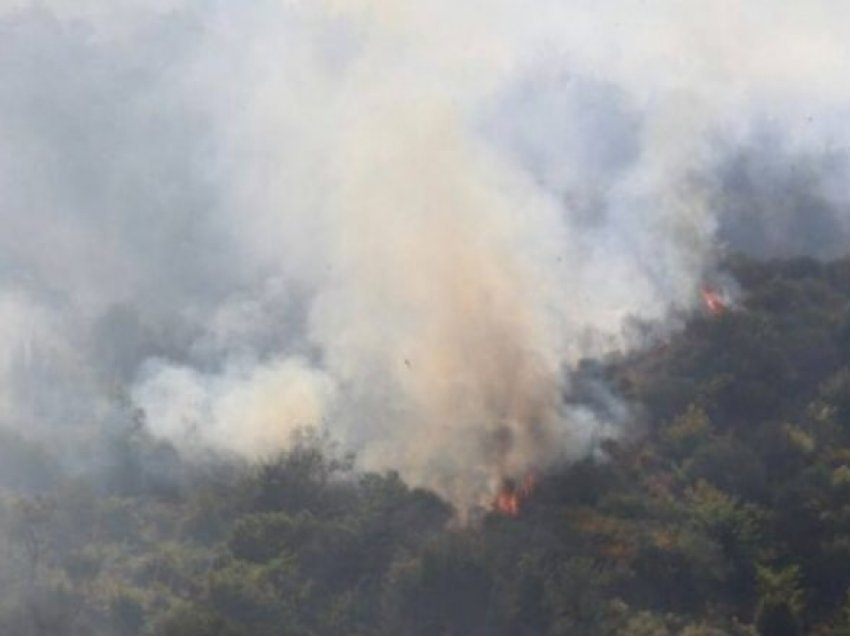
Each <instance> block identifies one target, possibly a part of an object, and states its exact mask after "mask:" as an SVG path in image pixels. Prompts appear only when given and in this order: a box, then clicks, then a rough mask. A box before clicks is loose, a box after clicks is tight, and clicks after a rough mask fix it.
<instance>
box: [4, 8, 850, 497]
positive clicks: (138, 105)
mask: <svg viewBox="0 0 850 636" xmlns="http://www.w3.org/2000/svg"><path fill="white" fill-rule="evenodd" d="M830 4H832V3H826V2H802V1H800V2H789V3H785V4H784V5H783V7H782V8H781V9H779V10H778V9H777V8H776V7H775V3H769V2H766V1H761V0H756V1H754V2H749V3H747V4H746V6H743V5H741V4H736V3H730V2H719V1H718V2H708V3H700V4H699V6H696V5H693V4H690V5H686V4H682V3H677V2H672V1H660V0H657V1H651V2H637V1H634V2H631V1H627V2H594V3H586V2H583V1H581V0H574V1H570V2H563V1H560V0H559V1H557V2H556V1H554V0H552V1H550V0H544V1H543V2H540V3H536V4H535V6H534V8H533V9H530V8H529V7H528V6H527V3H521V2H519V1H518V0H496V1H495V2H494V1H489V2H486V3H485V2H483V1H482V2H477V1H472V2H464V3H457V2H447V1H444V0H431V1H428V2H425V1H424V0H423V1H411V2H383V1H381V2H378V1H368V0H360V1H357V0H351V1H344V0H337V1H331V0H327V1H326V2H297V1H292V2H271V1H270V0H269V1H259V2H253V3H250V4H248V3H245V4H241V3H240V5H239V6H237V5H234V4H224V3H210V2H205V1H203V2H202V1H200V0H159V1H158V2H156V3H149V2H148V3H143V2H141V1H140V0H121V1H119V2H106V1H105V0H103V1H100V0H93V1H91V2H85V3H83V2H80V3H73V2H59V1H58V0H55V1H50V0H45V1H43V2H40V3H39V4H38V5H35V4H31V3H29V2H28V1H27V0H13V1H11V2H10V1H9V0H7V1H6V2H0V33H2V35H3V37H2V38H0V58H2V59H5V60H8V61H9V63H7V64H4V65H2V66H0V138H2V139H3V142H4V143H3V144H2V145H0V193H2V199H0V247H2V258H0V266H2V269H0V333H2V334H3V336H4V345H3V347H2V348H0V373H2V380H3V383H2V387H3V388H2V390H0V398H2V399H0V408H2V412H0V417H2V419H3V421H4V423H5V425H6V426H10V427H14V428H15V429H16V430H20V431H23V432H26V433H27V434H31V435H33V436H39V435H44V436H45V437H49V438H52V437H54V434H55V431H56V430H57V429H60V428H61V430H62V431H63V435H65V436H66V437H68V438H71V439H73V438H79V439H85V435H91V434H97V433H96V432H94V433H92V432H91V431H90V430H89V429H90V427H91V425H92V423H96V426H95V427H94V428H95V429H96V430H100V429H101V428H104V427H106V428H108V427H109V426H111V425H112V423H113V422H115V421H120V420H123V419H127V418H128V417H129V412H130V411H131V410H132V409H133V408H137V407H138V408H140V409H142V410H143V411H144V413H145V414H146V422H147V425H148V427H149V428H150V430H151V431H153V432H154V433H155V434H157V435H159V436H162V437H165V438H168V439H171V440H173V441H175V442H176V443H177V444H178V445H179V446H180V447H181V448H183V449H184V450H185V451H186V452H187V453H192V452H194V451H196V450H199V449H207V448H214V449H217V450H218V451H223V452H235V453H238V454H242V455H246V456H248V457H258V456H265V455H267V454H269V453H272V452H274V450H275V449H278V448H281V447H282V446H284V445H285V444H286V441H287V439H288V436H289V433H290V432H291V431H292V430H293V429H294V428H295V427H298V426H301V425H310V424H313V425H320V426H325V427H327V428H328V429H329V430H330V432H331V433H332V434H333V435H334V436H336V437H338V438H340V439H342V440H343V441H344V442H345V443H346V444H347V445H348V446H350V447H352V448H355V449H357V450H358V451H359V454H360V458H361V461H362V463H363V465H364V466H365V467H367V468H376V469H386V468H393V469H397V470H400V471H401V473H402V474H403V475H404V477H406V478H407V479H409V480H411V481H412V482H414V483H417V484H424V485H427V486H431V487H434V488H436V489H438V490H439V491H440V492H441V493H442V494H444V495H446V496H448V497H451V498H452V500H453V501H455V502H456V503H458V504H459V506H460V507H466V506H468V505H471V504H475V503H480V502H482V501H483V502H487V501H490V500H491V499H492V495H493V492H494V490H495V489H496V488H498V487H499V482H500V481H501V479H502V478H503V477H521V476H522V475H523V474H524V473H525V472H526V471H528V470H529V469H532V468H537V469H542V468H545V467H546V466H548V465H551V464H552V463H555V462H559V461H563V460H568V459H570V458H572V457H576V456H579V455H581V454H582V453H585V452H586V451H587V449H588V446H589V445H590V444H591V443H592V440H593V439H595V438H597V437H599V436H600V435H604V434H608V433H609V432H611V430H613V429H612V427H614V428H615V425H616V424H618V423H619V421H620V420H621V419H622V409H621V408H612V409H609V411H610V413H619V414H620V415H618V416H617V417H613V418H609V417H600V416H599V415H598V414H596V415H595V414H594V412H593V411H592V410H589V409H587V408H581V407H580V406H577V405H566V404H565V401H564V399H563V396H564V394H565V393H569V392H570V387H571V383H572V382H573V379H572V378H571V375H572V373H571V369H572V368H573V367H574V366H575V365H576V364H577V362H578V361H579V360H580V359H581V358H582V357H587V356H589V357H594V356H600V355H604V354H606V353H609V352H613V351H621V350H625V349H627V348H629V347H633V346H640V344H641V343H640V339H639V338H637V337H636V336H635V335H634V332H633V331H630V330H629V329H627V328H626V327H625V326H626V325H627V324H628V323H629V322H632V321H635V320H637V321H644V322H650V323H652V324H654V325H656V326H657V328H658V329H659V330H661V332H663V331H664V329H671V328H675V324H674V321H672V320H671V317H673V316H676V315H679V314H680V313H681V312H682V311H687V310H689V309H691V308H693V307H694V306H695V305H696V304H698V303H699V302H700V299H699V296H700V294H699V290H700V288H701V282H702V279H703V277H704V275H705V273H706V272H707V271H712V270H713V268H714V267H715V260H716V256H717V253H718V250H719V249H720V248H722V247H723V245H719V246H718V244H717V241H716V238H717V237H719V238H720V239H721V242H722V243H723V244H727V245H731V246H733V247H734V248H736V249H744V250H746V249H748V247H749V246H750V245H751V244H752V243H753V241H752V240H750V239H747V238H746V236H745V232H744V231H743V230H742V229H741V228H743V229H744V230H746V231H747V232H750V233H752V232H753V230H752V228H753V227H755V228H758V227H764V226H770V222H769V220H770V216H771V212H770V209H771V208H770V205H767V204H765V202H766V201H768V200H769V199H770V196H772V194H771V193H774V192H775V191H776V188H774V187H773V186H772V185H771V182H772V181H775V180H782V181H788V180H787V179H786V176H787V170H786V169H785V168H783V164H780V165H779V167H778V168H776V167H775V165H776V162H773V163H771V162H770V161H765V160H764V157H767V155H768V154H771V153H773V151H772V150H771V148H770V146H769V145H766V144H765V143H763V142H762V141H761V139H763V133H762V131H763V130H764V129H765V128H768V129H770V130H773V131H775V133H771V134H777V135H779V136H780V137H781V138H782V140H783V141H782V145H781V147H782V149H783V154H784V155H785V156H788V157H793V158H796V157H803V158H807V157H821V156H823V155H824V154H825V152H826V149H827V148H828V149H829V151H830V152H831V153H832V155H831V156H835V154H836V153H837V154H838V155H840V153H841V151H840V148H841V144H842V143H843V142H845V141H846V140H847V139H848V138H850V134H848V130H847V127H846V124H844V123H843V122H844V121H846V117H842V113H846V112H847V103H848V95H847V88H846V82H844V78H845V77H846V72H847V70H848V60H850V55H848V50H847V41H848V40H847V38H846V37H845V36H846V34H845V33H844V32H843V30H844V27H843V25H846V24H848V23H850V20H849V19H848V18H850V15H847V13H848V9H845V8H841V7H839V8H836V7H834V6H830ZM766 15H769V16H770V20H765V19H764V17H765V16H766ZM69 68H71V69H73V71H74V72H73V73H69V72H68V69H69ZM742 148H743V149H744V152H745V155H744V156H745V158H746V161H745V163H746V165H747V166H754V168H748V169H747V170H746V178H745V179H738V180H735V179H733V178H731V177H730V176H729V166H732V165H734V162H735V161H736V160H738V159H735V158H736V157H741V156H742V155H741V152H742V150H741V149H742ZM836 148H838V150H836ZM730 158H731V159H730ZM795 160H796V159H795ZM807 165H808V164H807ZM811 165H812V166H814V167H811V168H810V170H811V171H813V172H814V176H812V177H810V178H809V177H807V178H803V179H797V180H796V181H793V190H794V193H795V197H797V199H798V200H800V201H808V200H815V201H818V202H822V207H825V208H827V210H825V211H822V213H821V214H819V219H820V222H821V225H823V224H829V223H830V222H832V221H833V220H835V221H836V223H835V228H836V229H837V230H839V231H837V232H829V231H828V229H825V228H824V227H819V229H818V231H817V232H815V233H813V236H823V235H830V236H832V237H833V239H834V244H832V245H831V246H830V250H829V253H830V254H835V253H839V252H840V251H841V240H839V239H838V238H835V237H840V236H843V235H844V234H843V232H844V230H842V228H846V227H848V226H847V224H846V223H845V222H844V221H845V220H846V219H843V218H842V216H841V215H842V214H844V213H843V211H842V210H843V209H845V208H842V205H843V202H844V201H846V196H845V192H844V189H843V188H842V186H841V184H842V183H843V181H842V178H841V175H843V174H845V172H846V170H845V169H844V168H843V165H844V164H842V162H841V161H839V160H830V161H828V162H821V163H817V162H813V163H812V164H811ZM763 166H764V167H763ZM818 166H826V168H821V167H818ZM807 197H809V198H807ZM751 203H752V205H751ZM758 204H764V205H761V206H759V205H758ZM805 207H806V206H803V205H799V206H787V207H786V208H784V209H783V219H784V220H783V223H782V224H780V225H781V227H784V228H792V229H791V230H790V231H792V232H795V233H796V231H795V229H794V228H799V227H800V223H801V222H803V221H801V215H803V214H804V213H805V211H806V210H805V209H804V208H805ZM744 209H746V210H752V209H755V210H757V213H756V216H755V217H753V218H755V221H754V222H745V221H742V215H744V214H747V213H748V212H746V211H745V210H744ZM757 232H758V231H757V230H756V233H757ZM784 232H785V231H780V232H777V233H775V234H773V235H771V236H770V240H769V241H762V242H761V243H762V244H763V245H767V246H768V247H769V253H770V254H772V255H775V254H782V253H783V250H784V249H785V246H787V245H792V246H794V247H799V245H800V241H798V240H795V241H791V242H790V243H789V242H788V241H787V240H786V237H784V236H783V233H784ZM788 238H793V237H788ZM755 247H756V248H758V246H755ZM800 249H802V250H803V251H805V250H806V249H808V244H806V243H805V242H804V243H803V245H802V248H799V249H797V250H796V251H800ZM756 251H758V249H756ZM69 407H71V408H69ZM612 419H613V421H611V420H612ZM84 431H85V433H84ZM83 445H85V444H83Z"/></svg>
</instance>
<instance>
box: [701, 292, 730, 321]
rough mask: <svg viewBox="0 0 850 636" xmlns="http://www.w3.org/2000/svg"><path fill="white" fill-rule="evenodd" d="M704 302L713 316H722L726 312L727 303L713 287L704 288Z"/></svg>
mask: <svg viewBox="0 0 850 636" xmlns="http://www.w3.org/2000/svg"><path fill="white" fill-rule="evenodd" d="M702 301H703V302H704V303H705V306H706V309H708V311H709V313H711V315H712V316H720V315H722V314H724V313H725V312H726V301H725V300H724V298H723V296H721V295H720V294H719V293H718V292H717V290H715V289H714V288H712V287H703V288H702Z"/></svg>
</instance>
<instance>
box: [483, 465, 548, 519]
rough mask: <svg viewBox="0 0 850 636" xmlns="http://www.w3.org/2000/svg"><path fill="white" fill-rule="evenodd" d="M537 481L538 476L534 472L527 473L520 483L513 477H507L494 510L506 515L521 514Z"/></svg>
mask: <svg viewBox="0 0 850 636" xmlns="http://www.w3.org/2000/svg"><path fill="white" fill-rule="evenodd" d="M536 483H537V478H536V477H535V476H534V475H533V474H532V473H529V474H528V475H526V476H525V477H524V478H523V480H522V483H521V484H519V485H517V484H516V482H515V481H514V480H513V479H505V480H504V483H503V484H502V489H501V490H500V491H499V494H498V495H496V500H495V501H494V502H493V511H494V512H496V513H498V514H500V515H502V516H504V517H516V516H519V513H520V510H522V507H523V504H524V503H525V501H526V500H527V499H528V498H529V497H530V496H531V493H532V492H533V491H534V487H535V485H536Z"/></svg>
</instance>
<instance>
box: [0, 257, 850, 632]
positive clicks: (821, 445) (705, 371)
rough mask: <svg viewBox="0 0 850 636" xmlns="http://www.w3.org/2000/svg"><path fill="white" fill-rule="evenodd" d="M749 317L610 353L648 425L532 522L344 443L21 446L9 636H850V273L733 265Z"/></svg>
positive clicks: (9, 516)
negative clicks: (225, 452) (351, 450)
mask: <svg viewBox="0 0 850 636" xmlns="http://www.w3.org/2000/svg"><path fill="white" fill-rule="evenodd" d="M728 267H729V269H730V270H731V272H732V273H733V275H734V277H735V279H736V280H737V281H738V282H739V283H740V285H741V288H742V289H741V293H740V298H739V300H737V301H736V303H735V305H734V306H732V307H729V308H727V309H726V310H725V311H723V312H721V313H720V314H719V315H712V314H711V313H710V312H705V315H700V316H696V317H693V318H692V319H690V320H689V321H688V323H687V325H686V326H685V328H684V329H683V330H682V331H681V332H679V333H677V334H676V335H675V336H674V337H672V338H671V339H669V340H667V341H665V342H663V343H657V344H655V345H653V346H651V347H649V348H647V349H646V350H644V351H643V352H642V353H639V354H635V355H632V356H629V357H628V358H625V359H612V360H607V361H604V362H602V363H599V362H596V363H594V365H595V373H599V374H602V375H604V376H605V378H606V379H607V381H608V382H609V383H611V384H612V385H613V386H614V387H616V390H617V392H618V393H619V394H620V395H621V396H623V398H624V400H625V401H626V403H628V405H629V408H630V411H631V412H632V413H633V416H632V418H631V420H632V421H630V422H629V424H628V425H627V427H626V431H625V434H624V435H623V436H622V437H621V438H619V439H618V440H617V441H606V442H603V443H602V444H601V447H600V448H599V449H597V452H596V454H595V457H592V458H587V459H586V460H584V461H582V462H579V463H578V464H575V465H572V466H570V467H565V468H562V469H560V470H558V471H555V472H552V473H550V474H541V475H538V476H537V478H536V484H535V486H534V488H533V490H531V492H530V494H528V495H527V496H526V497H525V498H524V499H523V500H522V501H521V505H520V506H519V511H518V513H517V514H516V515H515V516H510V515H501V514H497V513H493V512H485V513H483V515H482V518H481V519H480V520H479V521H478V522H476V523H472V524H470V525H466V526H460V525H458V524H457V523H456V522H455V521H453V511H452V510H451V508H450V506H449V505H448V504H447V503H445V502H443V501H441V500H440V499H439V498H438V497H437V496H436V495H434V494H432V493H430V492H427V491H424V490H418V489H412V488H410V487H409V486H407V485H406V484H405V483H403V482H402V480H401V479H400V478H399V477H398V476H397V475H395V474H392V473H388V474H370V473H363V472H361V471H359V470H358V469H357V462H356V458H353V457H350V456H346V455H345V454H344V453H342V452H341V451H340V450H339V449H338V448H337V447H336V446H335V445H334V443H333V440H330V439H328V438H327V437H326V436H323V435H322V434H319V433H316V432H313V431H304V432H302V433H301V434H300V436H299V437H298V438H297V440H295V442H294V445H293V447H292V449H291V450H290V451H288V452H286V453H284V454H282V455H280V456H278V457H275V458H272V459H269V460H268V461H266V462H264V463H262V464H260V465H246V464H243V463H238V462H225V461H222V460H218V461H212V460H210V461H203V462H198V461H194V462H188V461H186V460H184V459H181V457H180V455H179V454H178V453H177V452H176V451H175V450H174V449H172V448H171V447H170V446H169V445H168V444H165V443H163V442H159V441H157V440H155V439H154V438H153V437H152V436H150V435H149V434H148V433H147V431H146V429H145V424H144V420H143V419H140V420H139V421H138V422H136V424H135V425H134V426H133V427H130V428H127V429H126V430H125V431H124V432H123V433H121V434H116V436H115V437H114V439H112V440H111V448H112V453H111V455H110V456H111V457H112V461H111V462H110V463H109V464H108V465H104V466H102V467H100V468H98V469H97V470H88V471H82V472H81V471H73V470H71V469H70V468H67V467H60V466H59V465H58V464H57V463H56V462H55V460H54V458H53V457H52V456H51V450H50V449H49V448H47V447H45V446H42V445H37V444H35V443H32V442H28V441H26V440H25V439H23V438H21V437H19V436H16V435H13V434H10V433H3V436H4V439H3V444H2V445H0V454H2V457H0V482H2V486H3V490H2V493H3V494H2V507H0V522H2V532H0V537H2V541H3V545H2V549H0V559H2V563H0V599H2V601H0V634H9V635H12V634H14V635H16V636H29V635H33V636H35V635H42V636H48V635H59V634H62V635H64V636H73V635H101V634H102V635H115V636H118V635H130V634H157V635H163V636H212V635H230V636H237V635H245V636H262V635H265V634H269V635H271V634H276V635H278V634H292V635H313V634H315V635H319V634H350V635H352V636H353V635H362V636H366V635H373V634H374V635H379V634H386V635H399V634H421V635H423V636H425V635H428V636H432V635H456V636H469V635H476V634H479V635H482V636H483V635H488V636H489V635H498V634H504V635H509V634H510V635H515V634H529V635H532V634H570V635H576V634H587V635H595V634H636V635H663V634H671V635H672V634H688V635H690V636H696V635H698V634H702V635H708V634H717V635H721V634H756V633H758V634H770V635H771V636H774V635H782V634H803V633H810V634H850V600H849V599H848V590H850V568H848V567H847V564H848V563H850V311H848V309H850V260H841V261H835V262H830V263H825V264H824V263H819V262H816V261H810V260H795V261H780V262H769V263H764V262H755V261H750V260H745V259H736V260H733V261H732V262H730V263H729V264H728Z"/></svg>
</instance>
